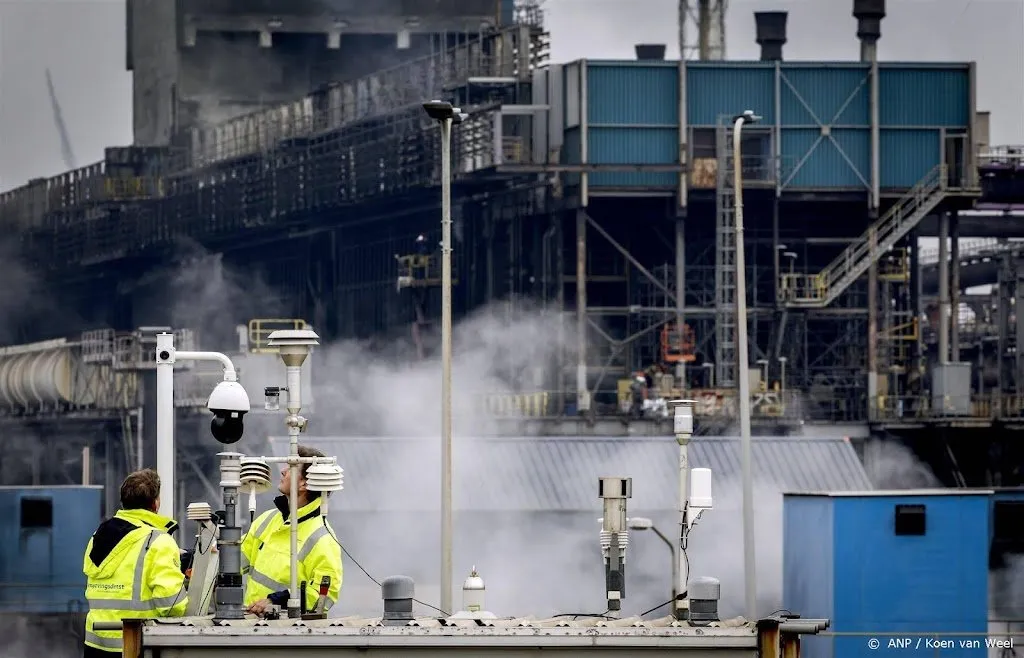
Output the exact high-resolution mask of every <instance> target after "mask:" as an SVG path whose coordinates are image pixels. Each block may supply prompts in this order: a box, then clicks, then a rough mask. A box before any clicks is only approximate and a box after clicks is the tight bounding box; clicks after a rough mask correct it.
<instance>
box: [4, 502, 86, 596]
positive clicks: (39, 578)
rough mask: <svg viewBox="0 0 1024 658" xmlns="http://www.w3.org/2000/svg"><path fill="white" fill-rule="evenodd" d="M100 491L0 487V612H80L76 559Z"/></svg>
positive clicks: (82, 586)
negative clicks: (1, 521) (1, 520)
mask: <svg viewBox="0 0 1024 658" xmlns="http://www.w3.org/2000/svg"><path fill="white" fill-rule="evenodd" d="M102 505H103V487H100V486H70V487H0V519H4V521H3V523H2V524H0V610H4V611H16V612H23V613H38V614H44V613H62V612H76V611H84V610H85V609H86V603H85V575H84V574H83V573H82V557H83V555H84V554H85V547H86V545H87V544H88V543H89V538H90V537H91V536H92V533H93V532H95V531H96V528H97V526H99V524H100V521H101V511H102Z"/></svg>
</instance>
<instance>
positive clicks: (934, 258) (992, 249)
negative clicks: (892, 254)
mask: <svg viewBox="0 0 1024 658" xmlns="http://www.w3.org/2000/svg"><path fill="white" fill-rule="evenodd" d="M1020 250H1024V241H1022V240H1015V239H1011V240H1009V241H1007V242H999V240H997V239H995V238H973V239H970V240H961V241H960V245H959V253H958V254H957V255H958V256H959V258H960V260H961V261H962V260H970V259H974V258H985V257H990V256H998V255H999V254H1004V253H1007V252H1012V251H1020ZM938 262H939V250H938V248H937V247H930V248H928V249H922V250H921V259H920V263H921V264H922V265H937V264H938Z"/></svg>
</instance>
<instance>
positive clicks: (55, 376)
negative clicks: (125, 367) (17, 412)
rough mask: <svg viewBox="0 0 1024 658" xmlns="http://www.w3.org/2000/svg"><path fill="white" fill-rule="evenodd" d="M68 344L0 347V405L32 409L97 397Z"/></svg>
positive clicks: (84, 402)
mask: <svg viewBox="0 0 1024 658" xmlns="http://www.w3.org/2000/svg"><path fill="white" fill-rule="evenodd" d="M83 367H85V366H83V364H82V363H81V361H80V360H79V358H78V356H77V355H76V354H75V353H74V352H73V351H72V348H71V347H69V346H59V347H43V348H40V349H31V348H29V347H28V346H25V347H15V348H6V349H4V350H2V351H0V407H7V408H9V409H31V408H35V407H39V406H52V405H57V404H73V405H87V404H92V403H94V402H95V401H96V396H95V391H94V389H93V386H92V382H91V381H90V379H89V378H88V377H85V376H83Z"/></svg>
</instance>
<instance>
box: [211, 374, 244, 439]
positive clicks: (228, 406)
mask: <svg viewBox="0 0 1024 658" xmlns="http://www.w3.org/2000/svg"><path fill="white" fill-rule="evenodd" d="M206 407H207V408H208V409H209V410H210V411H212V412H213V420H212V421H210V433H211V434H213V438H215V439H216V440H217V441H219V442H220V443H223V444H225V445H230V444H232V443H237V442H238V441H239V440H241V438H242V430H243V426H242V417H243V416H244V415H245V414H246V413H248V411H249V409H250V403H249V394H248V393H246V392H245V388H243V387H242V385H241V384H239V383H238V382H226V381H225V382H221V383H219V384H217V387H216V388H215V389H213V393H211V394H210V401H209V402H208V403H207V405H206Z"/></svg>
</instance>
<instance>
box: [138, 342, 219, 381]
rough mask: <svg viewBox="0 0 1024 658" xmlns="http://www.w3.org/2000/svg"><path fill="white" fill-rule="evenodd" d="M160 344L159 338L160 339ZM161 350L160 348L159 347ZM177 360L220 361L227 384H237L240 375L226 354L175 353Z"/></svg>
mask: <svg viewBox="0 0 1024 658" xmlns="http://www.w3.org/2000/svg"><path fill="white" fill-rule="evenodd" d="M158 343H159V337H158ZM157 349H158V350H159V349H160V347H159V346H157ZM174 358H175V360H177V359H181V360H182V361H219V362H220V364H221V365H222V366H224V381H226V382H237V381H238V374H237V373H236V372H235V364H234V363H232V362H231V359H229V358H228V356H227V355H226V354H221V353H220V352H185V351H179V352H175V353H174Z"/></svg>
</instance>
